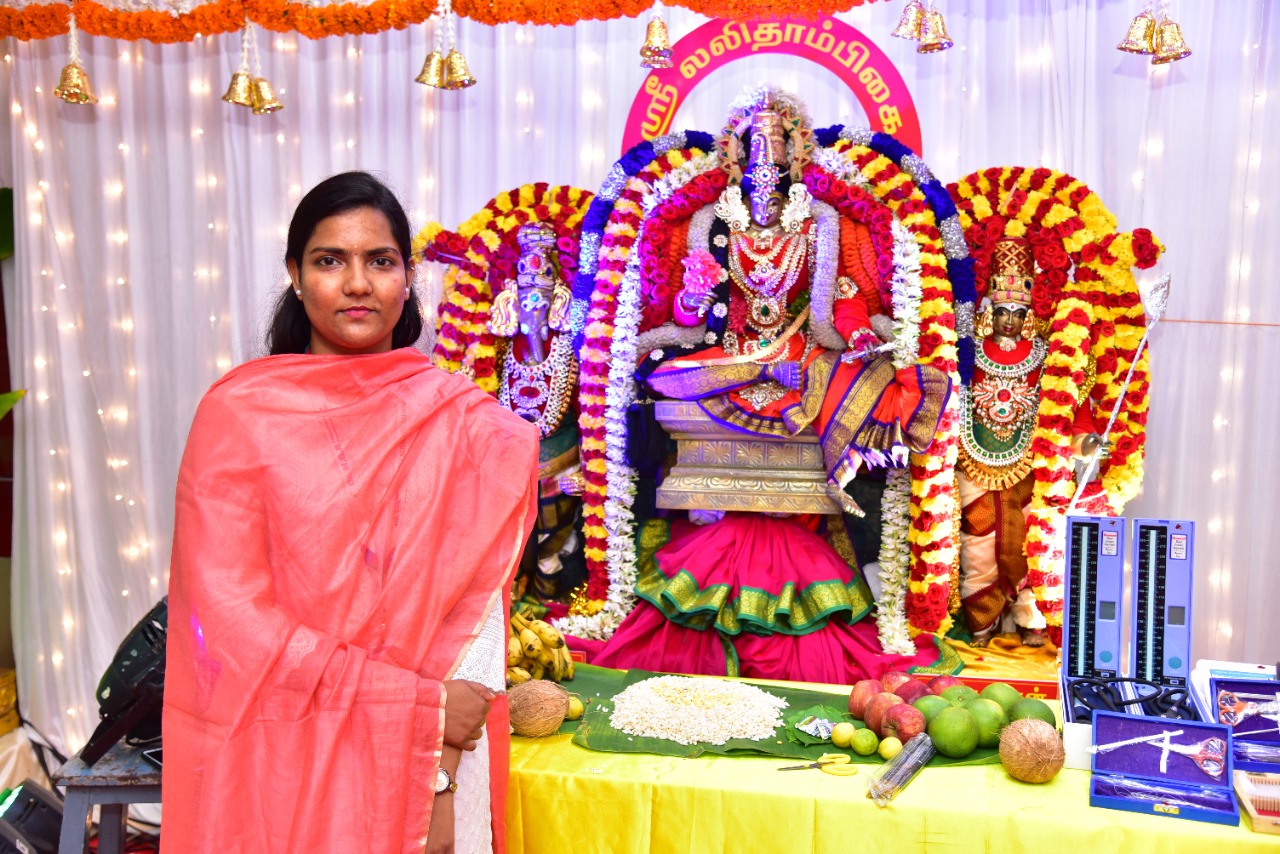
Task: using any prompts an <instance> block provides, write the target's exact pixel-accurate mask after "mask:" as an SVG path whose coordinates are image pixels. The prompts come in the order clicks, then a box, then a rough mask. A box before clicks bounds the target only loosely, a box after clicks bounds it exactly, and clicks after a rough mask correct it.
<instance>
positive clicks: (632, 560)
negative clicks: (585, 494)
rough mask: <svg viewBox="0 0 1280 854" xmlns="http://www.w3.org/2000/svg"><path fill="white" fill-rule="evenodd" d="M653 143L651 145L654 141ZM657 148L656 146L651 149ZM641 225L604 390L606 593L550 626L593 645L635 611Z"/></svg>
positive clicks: (680, 174) (664, 193)
mask: <svg viewBox="0 0 1280 854" xmlns="http://www.w3.org/2000/svg"><path fill="white" fill-rule="evenodd" d="M655 142H656V141H655ZM655 147H656V146H655ZM716 163H717V160H716V154H715V152H711V153H710V154H707V155H703V156H700V157H694V158H691V159H690V160H688V161H686V162H685V163H684V164H682V165H681V166H679V167H677V168H675V169H672V170H671V171H670V172H668V173H667V174H665V175H663V176H662V177H661V178H660V179H658V180H657V181H654V183H653V184H652V185H651V187H650V190H649V193H648V194H647V195H646V196H645V197H644V198H643V199H642V200H641V203H640V204H641V207H642V208H643V209H644V211H645V213H646V214H648V213H651V212H652V211H653V210H654V208H656V207H657V206H658V205H659V204H661V203H662V202H664V201H666V200H667V199H669V198H670V197H671V196H672V195H673V194H674V193H675V192H676V191H677V190H679V189H680V188H681V187H683V186H684V185H685V184H687V183H689V182H690V181H692V180H693V179H694V178H696V177H697V176H698V175H701V174H702V173H703V172H707V171H709V170H711V169H713V168H715V167H716ZM644 227H645V221H644V220H642V221H641V224H640V228H639V230H638V231H637V233H636V241H635V243H634V244H632V251H631V254H630V255H629V256H628V257H627V268H626V271H625V272H624V273H623V277H622V284H621V286H620V287H619V289H618V310H617V314H616V316H615V318H614V326H613V341H612V343H611V345H610V347H609V385H608V388H607V389H606V390H605V404H604V405H605V413H604V422H605V435H606V439H605V480H606V482H607V483H608V493H607V494H606V497H605V502H604V524H605V529H606V530H607V531H608V532H609V541H608V545H607V546H606V548H605V560H606V562H607V565H608V567H609V592H608V594H607V595H606V597H605V602H604V605H603V606H602V607H601V609H600V610H599V611H597V612H596V613H595V614H592V615H590V616H583V615H577V614H571V615H569V616H567V617H561V618H560V619H558V620H554V621H553V624H554V625H555V627H556V628H558V629H559V630H560V631H562V632H564V633H565V634H570V635H573V636H574V637H580V638H592V639H594V640H607V639H608V638H609V637H611V636H612V635H613V633H614V630H616V629H617V628H618V626H619V624H621V623H622V621H623V620H624V619H626V616H627V615H628V614H630V613H631V610H632V608H634V607H635V601H636V597H635V586H636V572H637V570H636V544H635V515H634V514H633V513H632V510H631V508H632V505H633V504H634V502H635V496H636V485H635V482H636V472H635V469H633V468H632V467H631V466H629V465H627V450H626V449H627V408H628V407H630V406H631V404H632V403H634V402H635V399H636V382H635V367H636V335H637V333H638V332H639V329H640V315H641V310H640V293H641V288H640V252H639V251H638V250H639V246H640V244H641V241H642V240H643V239H644Z"/></svg>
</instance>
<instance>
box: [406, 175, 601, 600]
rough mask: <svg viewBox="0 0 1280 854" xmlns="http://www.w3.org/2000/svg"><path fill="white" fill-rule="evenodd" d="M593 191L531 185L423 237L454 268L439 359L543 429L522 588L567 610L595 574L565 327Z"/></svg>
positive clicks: (427, 251) (427, 250)
mask: <svg viewBox="0 0 1280 854" xmlns="http://www.w3.org/2000/svg"><path fill="white" fill-rule="evenodd" d="M590 198H591V194H590V193H586V192H584V191H581V190H577V189H576V188H571V187H549V186H547V185H545V184H537V185H528V186H525V187H521V188H519V189H518V190H513V191H511V192H510V193H504V194H502V195H500V196H498V197H496V198H495V199H493V200H491V201H490V202H489V204H487V205H486V206H485V208H484V209H483V210H481V211H480V212H479V213H478V214H476V215H475V216H474V217H472V218H471V219H470V220H468V221H467V222H466V223H464V224H463V225H462V226H460V227H459V229H458V232H456V233H454V232H447V231H444V230H442V229H439V227H438V226H428V228H427V229H425V230H424V232H423V233H422V234H421V235H419V241H420V242H421V243H422V244H423V249H422V251H423V256H424V258H425V259H426V260H429V261H441V262H445V263H447V264H449V267H448V270H447V272H446V274H445V293H444V297H445V298H444V301H443V302H442V303H441V306H440V332H439V335H438V337H437V343H436V348H435V352H434V354H433V355H434V356H435V361H436V364H438V365H440V366H441V367H443V368H445V369H446V370H451V371H454V372H457V373H462V374H464V375H466V376H469V377H471V378H472V379H474V380H475V381H476V382H477V383H478V384H479V385H480V386H481V387H482V388H486V389H487V390H489V391H491V392H492V393H494V394H495V395H496V396H497V398H498V400H499V402H500V403H502V405H503V406H505V407H507V408H508V409H510V410H511V411H512V412H514V413H516V414H517V415H519V416H520V417H521V418H524V419H525V420H527V421H529V422H530V423H532V424H534V425H535V426H536V427H537V428H538V432H539V435H540V436H541V446H540V453H539V468H538V478H539V513H538V519H537V524H536V526H535V529H534V536H533V537H532V538H531V540H530V545H529V548H528V549H527V551H526V554H525V556H524V560H523V561H522V568H521V573H520V576H519V579H518V581H517V585H516V590H515V591H514V593H515V598H521V597H522V596H526V597H528V598H530V599H532V600H535V602H533V603H531V604H537V603H541V604H546V605H550V606H551V607H553V608H558V609H559V613H564V606H563V605H555V604H554V603H556V602H562V601H565V600H567V599H569V598H570V596H571V595H572V594H573V591H574V589H575V588H577V587H580V586H581V585H582V583H583V581H584V580H585V564H584V560H583V556H582V534H581V530H580V529H581V507H582V501H581V498H580V497H579V496H580V494H581V474H580V471H579V468H580V467H579V455H578V438H579V437H578V427H577V408H576V406H575V399H576V391H577V386H578V362H577V359H576V358H575V357H574V353H573V346H572V340H571V336H570V335H569V334H566V332H565V330H566V329H567V315H568V308H569V303H570V299H571V297H570V292H569V288H568V287H567V285H566V283H565V279H566V272H567V273H569V274H571V273H572V267H571V265H572V263H573V256H574V254H575V252H576V250H577V237H576V233H577V225H578V223H579V222H580V221H581V218H582V214H583V213H584V212H585V210H586V207H587V204H588V203H589V201H590ZM566 268H568V269H567V270H566ZM489 296H491V300H490V299H487V298H486V297H489Z"/></svg>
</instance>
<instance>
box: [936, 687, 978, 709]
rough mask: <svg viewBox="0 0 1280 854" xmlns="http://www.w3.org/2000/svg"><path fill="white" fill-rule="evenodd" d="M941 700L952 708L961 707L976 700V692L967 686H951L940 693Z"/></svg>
mask: <svg viewBox="0 0 1280 854" xmlns="http://www.w3.org/2000/svg"><path fill="white" fill-rule="evenodd" d="M942 696H943V699H945V700H946V701H947V702H948V703H950V704H951V705H953V706H963V705H964V704H965V703H967V702H969V701H970V700H973V699H976V698H977V696H978V692H977V691H975V690H973V689H972V688H970V687H969V686H968V685H952V686H951V687H950V688H948V689H946V690H945V691H943V692H942Z"/></svg>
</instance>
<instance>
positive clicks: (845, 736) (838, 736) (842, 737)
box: [831, 721, 858, 747]
mask: <svg viewBox="0 0 1280 854" xmlns="http://www.w3.org/2000/svg"><path fill="white" fill-rule="evenodd" d="M857 731H858V728H857V727H855V726H854V725H853V724H851V723H849V722H847V721H845V722H842V723H838V724H836V725H835V726H833V727H832V728H831V743H832V744H834V745H835V746H836V747H848V746H849V745H850V744H851V743H852V742H853V735H854V733H856V732H857Z"/></svg>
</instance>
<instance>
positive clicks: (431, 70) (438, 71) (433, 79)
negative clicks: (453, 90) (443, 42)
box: [414, 50, 445, 89]
mask: <svg viewBox="0 0 1280 854" xmlns="http://www.w3.org/2000/svg"><path fill="white" fill-rule="evenodd" d="M414 80H415V81H417V82H418V83H421V84H422V85H424V86H431V87H433V88H436V89H443V88H445V85H444V80H445V76H444V57H443V56H441V55H440V51H438V50H433V51H431V53H429V54H427V59H426V61H425V62H423V63H422V72H421V73H419V74H418V76H417V77H415V78H414Z"/></svg>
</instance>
